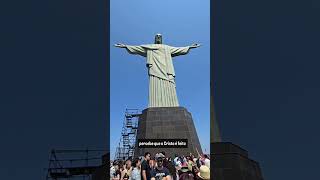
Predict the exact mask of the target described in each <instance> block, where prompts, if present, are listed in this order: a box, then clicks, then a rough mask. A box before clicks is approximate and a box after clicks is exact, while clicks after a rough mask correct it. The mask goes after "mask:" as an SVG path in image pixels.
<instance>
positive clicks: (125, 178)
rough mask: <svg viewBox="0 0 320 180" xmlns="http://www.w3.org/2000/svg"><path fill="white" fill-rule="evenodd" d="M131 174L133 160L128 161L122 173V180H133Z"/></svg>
mask: <svg viewBox="0 0 320 180" xmlns="http://www.w3.org/2000/svg"><path fill="white" fill-rule="evenodd" d="M131 173H132V166H131V160H130V159H127V160H126V163H125V166H124V169H123V171H122V172H121V180H131Z"/></svg>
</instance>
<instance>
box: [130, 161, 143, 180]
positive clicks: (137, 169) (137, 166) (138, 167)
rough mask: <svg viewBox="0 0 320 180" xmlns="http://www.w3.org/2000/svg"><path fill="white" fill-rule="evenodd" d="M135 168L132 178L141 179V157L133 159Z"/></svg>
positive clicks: (132, 179)
mask: <svg viewBox="0 0 320 180" xmlns="http://www.w3.org/2000/svg"><path fill="white" fill-rule="evenodd" d="M132 166H133V170H132V175H131V180H141V164H140V159H139V158H136V159H134V161H133V164H132Z"/></svg>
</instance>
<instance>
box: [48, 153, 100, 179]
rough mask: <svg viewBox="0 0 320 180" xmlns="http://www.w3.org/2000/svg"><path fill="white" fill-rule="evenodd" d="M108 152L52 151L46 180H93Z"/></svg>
mask: <svg viewBox="0 0 320 180" xmlns="http://www.w3.org/2000/svg"><path fill="white" fill-rule="evenodd" d="M105 152H106V150H88V149H86V150H51V153H50V157H49V167H48V171H47V176H46V180H62V179H72V180H77V179H79V180H80V179H81V180H92V174H93V173H95V171H96V170H97V169H98V168H99V167H101V165H102V164H103V163H101V161H102V158H101V156H102V154H103V153H105Z"/></svg>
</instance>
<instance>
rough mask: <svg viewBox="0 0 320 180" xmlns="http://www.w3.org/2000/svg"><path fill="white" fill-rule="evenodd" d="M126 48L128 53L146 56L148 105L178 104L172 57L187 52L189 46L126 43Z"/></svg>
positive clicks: (173, 105)
mask: <svg viewBox="0 0 320 180" xmlns="http://www.w3.org/2000/svg"><path fill="white" fill-rule="evenodd" d="M126 49H127V51H128V52H129V53H130V54H138V55H141V56H144V57H146V58H147V67H148V74H149V107H176V106H179V102H178V98H177V93H176V86H175V72H174V67H173V63H172V57H175V56H179V55H184V54H187V53H188V52H189V50H190V47H189V46H186V47H171V46H168V45H164V44H149V45H140V46H129V45H126Z"/></svg>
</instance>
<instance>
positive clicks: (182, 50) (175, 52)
mask: <svg viewBox="0 0 320 180" xmlns="http://www.w3.org/2000/svg"><path fill="white" fill-rule="evenodd" d="M197 47H200V44H197V43H195V44H192V45H191V46H186V47H170V52H171V56H172V57H174V56H180V55H185V54H188V52H189V50H190V49H192V48H197Z"/></svg>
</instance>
